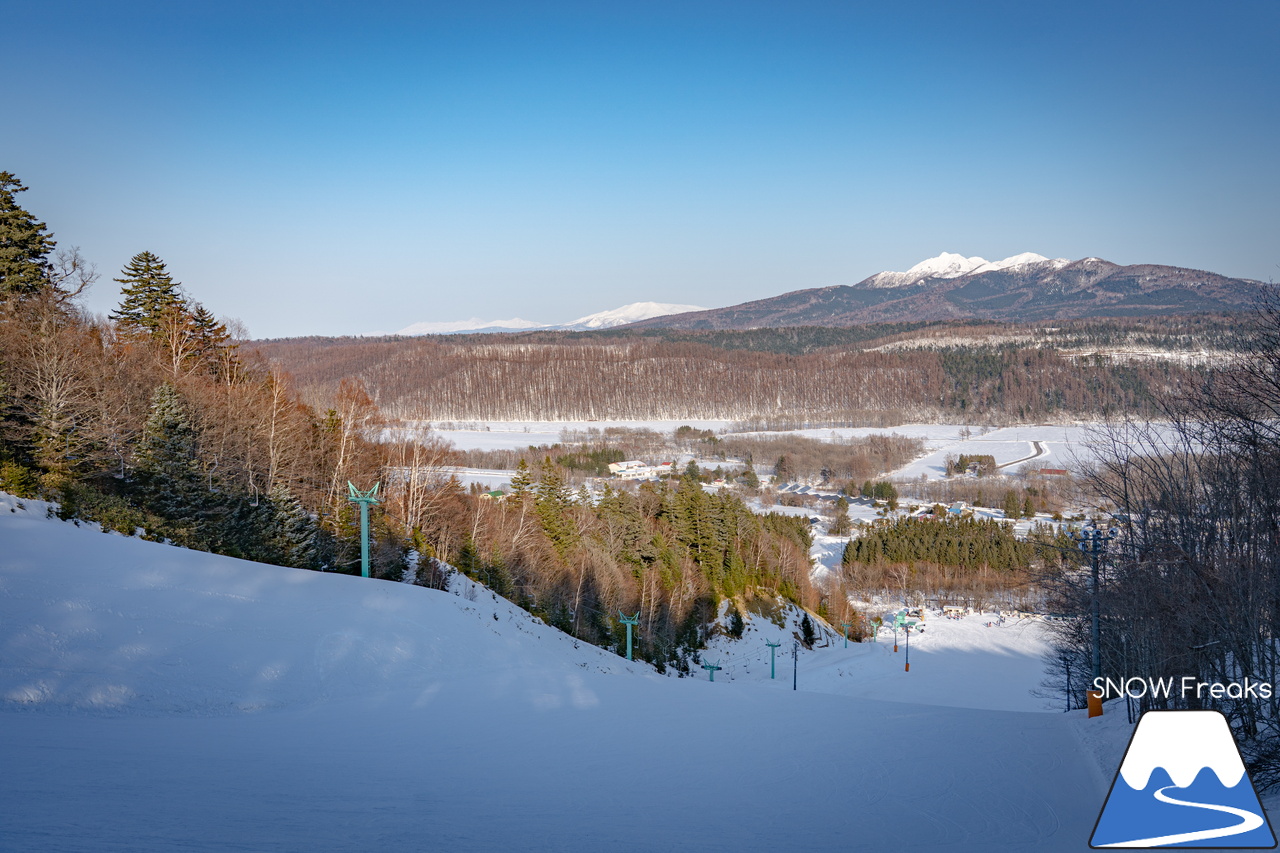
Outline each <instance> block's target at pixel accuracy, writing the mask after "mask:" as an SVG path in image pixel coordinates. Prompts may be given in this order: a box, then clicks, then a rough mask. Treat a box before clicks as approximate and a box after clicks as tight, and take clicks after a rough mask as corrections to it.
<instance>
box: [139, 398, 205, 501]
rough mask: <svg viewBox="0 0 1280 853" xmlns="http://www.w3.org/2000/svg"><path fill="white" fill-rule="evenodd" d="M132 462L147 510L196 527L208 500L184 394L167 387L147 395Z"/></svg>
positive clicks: (194, 434) (194, 433) (193, 430)
mask: <svg viewBox="0 0 1280 853" xmlns="http://www.w3.org/2000/svg"><path fill="white" fill-rule="evenodd" d="M135 461H136V465H137V485H138V488H139V491H140V493H141V497H142V499H143V501H144V502H145V503H146V504H147V506H148V507H150V508H151V509H152V511H154V512H155V513H157V514H158V515H161V516H163V517H165V518H167V519H170V520H172V521H174V522H176V523H178V524H179V525H186V524H194V523H195V522H196V521H197V520H198V518H199V516H200V513H201V509H202V507H203V506H204V504H205V498H206V497H207V494H206V489H205V488H204V484H203V482H202V479H201V476H200V467H199V454H198V447H197V442H196V431H195V427H194V426H192V424H191V418H190V415H189V414H188V412H187V405H186V403H185V402H184V401H183V399H182V395H181V394H180V393H179V392H178V389H177V388H175V387H174V386H173V385H172V384H170V383H168V382H166V383H164V384H162V385H160V386H159V387H158V388H156V390H155V392H154V393H153V394H152V395H151V408H150V412H149V414H148V415H147V422H146V425H145V426H144V427H143V430H142V440H141V441H140V442H139V443H138V450H137V453H136V454H135Z"/></svg>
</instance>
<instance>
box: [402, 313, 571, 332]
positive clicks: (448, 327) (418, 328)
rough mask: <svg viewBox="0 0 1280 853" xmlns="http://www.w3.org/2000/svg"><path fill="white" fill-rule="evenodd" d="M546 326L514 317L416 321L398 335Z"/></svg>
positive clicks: (519, 329) (539, 327) (491, 330)
mask: <svg viewBox="0 0 1280 853" xmlns="http://www.w3.org/2000/svg"><path fill="white" fill-rule="evenodd" d="M543 328H546V327H545V326H543V325H541V324H540V323H535V322H533V321H532V320H521V319H520V318H519V317H513V318H512V319H510V320H481V319H480V318H479V317H472V318H471V319H470V320H448V321H445V322H441V323H414V324H413V325H411V326H405V327H404V328H403V329H401V330H400V331H398V332H396V333H395V334H397V335H457V334H464V333H466V332H523V331H525V330H527V329H543Z"/></svg>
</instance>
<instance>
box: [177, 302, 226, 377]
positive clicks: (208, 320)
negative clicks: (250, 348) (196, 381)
mask: <svg viewBox="0 0 1280 853" xmlns="http://www.w3.org/2000/svg"><path fill="white" fill-rule="evenodd" d="M189 310H190V321H189V324H188V325H189V328H190V334H191V337H192V348H191V355H192V357H193V358H196V359H199V360H200V361H202V362H204V364H205V366H206V367H207V368H208V370H209V372H210V373H217V372H218V371H219V370H220V369H221V368H222V354H223V353H224V352H225V351H227V350H230V349H234V348H235V344H232V343H231V333H230V332H228V331H227V327H226V324H225V323H220V322H218V320H217V318H216V317H214V316H213V312H211V311H210V310H209V309H208V308H205V307H204V306H203V305H201V304H200V303H199V302H192V303H190V305H189Z"/></svg>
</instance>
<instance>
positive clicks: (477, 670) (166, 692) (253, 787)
mask: <svg viewBox="0 0 1280 853" xmlns="http://www.w3.org/2000/svg"><path fill="white" fill-rule="evenodd" d="M938 622H939V624H937V625H936V626H935V624H934V623H933V621H932V620H930V621H929V623H928V625H927V628H926V631H925V633H924V634H923V635H922V636H913V638H912V649H911V655H912V657H911V664H912V666H911V671H910V672H909V673H907V672H904V671H903V667H902V662H903V659H904V657H905V650H904V652H900V653H898V654H894V653H893V652H892V651H890V650H889V646H888V645H886V643H890V642H891V640H888V639H886V638H885V637H882V638H881V642H880V643H878V644H876V645H871V644H867V645H863V646H857V645H856V644H851V645H850V647H849V648H848V649H847V650H846V649H844V648H843V645H842V643H840V642H839V641H837V642H835V643H833V644H830V645H828V646H827V647H826V648H817V649H814V650H813V651H811V652H802V654H801V656H800V664H799V670H798V673H797V675H798V682H799V687H800V690H799V691H794V692H793V691H792V690H790V689H789V688H790V677H791V674H792V671H791V668H790V660H789V657H787V656H786V655H785V654H784V652H785V651H787V649H786V647H784V648H780V649H779V652H780V654H779V661H778V669H779V672H778V675H779V678H778V679H777V680H773V681H770V680H769V679H768V664H767V660H764V659H761V658H759V657H756V658H752V657H751V656H752V655H753V654H755V652H757V651H759V650H758V649H756V646H763V642H764V640H765V639H766V633H767V632H768V631H770V630H775V631H776V629H774V628H773V626H772V625H771V624H770V623H768V622H767V621H765V620H763V619H753V620H752V621H751V622H750V623H749V626H748V627H749V630H748V633H747V636H746V638H745V639H744V640H743V641H741V642H739V643H735V644H733V645H732V646H717V647H716V648H714V649H713V650H712V651H711V652H710V653H709V655H708V658H709V659H714V658H715V657H716V656H717V655H723V656H724V657H726V658H729V657H733V656H737V658H738V659H737V660H732V661H729V662H728V664H729V667H731V669H730V668H726V670H724V671H723V673H724V674H723V677H721V678H718V679H717V680H716V682H715V683H714V684H712V683H708V682H707V681H706V679H705V677H703V678H692V679H675V678H670V677H662V676H659V675H657V674H655V673H653V672H652V671H651V670H649V669H648V667H646V666H645V665H643V664H638V663H637V664H628V663H627V662H626V661H624V660H621V659H619V658H618V657H617V656H615V655H612V654H610V653H608V652H605V651H602V650H600V649H596V648H594V647H591V646H588V645H586V644H582V643H578V642H575V641H574V640H572V639H571V638H569V637H566V636H564V635H562V634H560V633H558V632H556V631H554V630H553V629H551V628H549V627H547V626H544V625H542V624H540V623H538V622H537V621H536V620H533V619H532V618H531V617H530V616H529V615H528V614H526V613H524V612H523V611H520V610H519V609H517V608H515V607H513V606H512V605H509V604H508V603H507V602H505V601H503V600H501V599H495V598H494V597H493V596H492V594H490V593H488V592H487V591H485V590H483V589H481V588H476V587H475V586H474V585H472V584H470V583H469V582H460V583H458V584H457V585H456V592H441V591H435V590H427V589H422V588H419V587H412V586H406V585H400V584H393V583H387V582H380V581H373V580H362V579H360V578H354V577H346V576H336V575H325V574H318V573H310V572H304V571H298V570H292V569H283V568H278V567H270V566H263V565H258V564H252V563H246V562H242V561H238V560H232V559H228V558H223V557H217V556H213V555H209V554H203V553H198V552H191V551H184V550H181V549H176V548H171V547H168V546H164V545H159V544H154V543H147V542H142V541H139V540H135V539H128V538H125V537H122V536H118V535H104V534H102V533H99V532H96V531H95V530H92V529H89V526H85V527H80V528H77V527H75V526H72V525H70V524H66V523H63V522H59V521H56V520H52V519H48V518H46V517H45V513H44V506H43V505H42V504H39V503H38V502H28V503H27V504H26V506H25V508H23V509H20V508H19V507H18V502H17V501H15V500H14V499H12V498H10V497H8V496H4V495H0V767H3V768H4V771H3V773H0V850H23V851H45V850H56V851H170V850H185V851H224V850H235V851H299V850H306V851H339V850H341V851H347V850H358V851H366V850H378V851H421V850H450V851H455V850H462V851H465V850H485V851H488V850H494V851H497V850H503V851H506V850H534V851H578V850H582V851H602V850H610V851H651V850H652V851H657V850H691V849H700V850H733V851H771V853H772V852H773V851H789V850H801V849H822V848H827V849H864V850H870V849H877V848H882V847H890V846H891V847H895V848H901V847H907V848H910V849H913V850H930V851H932V850H952V851H987V850H1027V851H1031V850H1036V851H1075V850H1080V851H1083V850H1086V849H1088V848H1087V841H1088V837H1089V834H1090V832H1091V830H1092V828H1093V823H1094V820H1095V818H1096V816H1097V813H1098V810H1099V809H1100V807H1101V805H1102V802H1103V799H1104V797H1105V794H1106V790H1107V786H1108V785H1109V783H1110V780H1111V776H1112V774H1113V773H1114V769H1115V767H1116V766H1117V765H1118V764H1119V761H1120V758H1121V754H1122V752H1123V748H1124V742H1125V739H1126V737H1127V734H1128V730H1129V729H1128V727H1127V725H1126V724H1125V723H1124V718H1123V714H1120V715H1116V714H1114V713H1113V714H1109V715H1108V716H1106V717H1104V718H1103V719H1102V720H1084V719H1083V718H1082V717H1081V715H1080V714H1079V713H1076V712H1073V713H1071V714H1063V713H1050V712H1046V711H1045V710H1028V709H1030V708H1032V707H1034V703H1035V701H1036V700H1034V699H1032V698H1031V697H1029V696H1028V695H1027V694H1026V689H1029V688H1030V687H1032V686H1034V682H1035V681H1038V680H1039V675H1038V672H1033V671H1032V670H1033V667H1032V665H1031V663H1030V661H1031V660H1032V658H1034V657H1035V656H1036V655H1037V654H1038V651H1039V648H1040V643H1041V642H1042V641H1041V640H1040V639H1039V637H1038V635H1037V633H1036V630H1035V627H1034V625H1033V624H1031V623H1027V624H1013V625H1007V626H1005V627H1003V628H986V627H985V626H984V625H983V624H982V620H981V619H979V618H977V617H975V618H973V619H970V620H966V621H964V622H947V621H945V620H938ZM935 628H936V630H935ZM784 639H785V638H784V637H783V636H781V635H779V636H778V637H777V640H776V641H777V642H782V641H783V640H784ZM720 642H722V641H717V643H720ZM766 648H767V647H766ZM700 674H701V673H700ZM1028 682H1030V683H1028Z"/></svg>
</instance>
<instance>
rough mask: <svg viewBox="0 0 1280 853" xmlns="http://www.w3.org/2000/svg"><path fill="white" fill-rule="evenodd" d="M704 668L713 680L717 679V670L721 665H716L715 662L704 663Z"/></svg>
mask: <svg viewBox="0 0 1280 853" xmlns="http://www.w3.org/2000/svg"><path fill="white" fill-rule="evenodd" d="M702 668H703V669H705V670H706V671H707V675H709V676H711V680H712V681H715V680H716V670H717V669H720V667H718V666H716V665H715V664H714V663H704V664H703V665H702Z"/></svg>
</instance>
